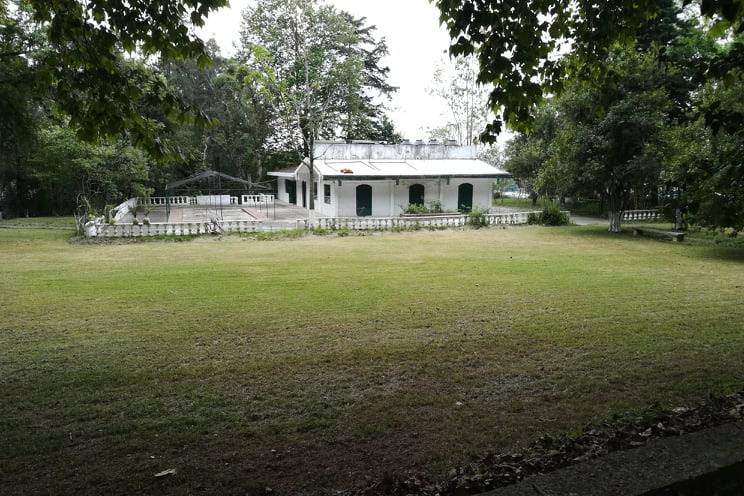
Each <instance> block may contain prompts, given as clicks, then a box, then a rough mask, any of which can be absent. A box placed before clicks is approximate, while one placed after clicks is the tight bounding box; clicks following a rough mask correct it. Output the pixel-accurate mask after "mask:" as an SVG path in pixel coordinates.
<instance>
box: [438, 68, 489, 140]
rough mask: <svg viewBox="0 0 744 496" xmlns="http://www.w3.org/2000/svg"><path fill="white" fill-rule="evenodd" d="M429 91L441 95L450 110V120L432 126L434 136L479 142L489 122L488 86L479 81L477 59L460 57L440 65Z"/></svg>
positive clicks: (448, 116)
mask: <svg viewBox="0 0 744 496" xmlns="http://www.w3.org/2000/svg"><path fill="white" fill-rule="evenodd" d="M429 92H430V93H431V94H432V95H435V96H438V97H439V98H441V99H442V100H443V101H444V102H445V103H446V104H447V109H448V111H449V114H448V115H447V123H446V124H445V125H443V126H440V127H438V128H434V129H433V130H430V135H431V137H432V138H436V139H456V140H457V142H458V143H459V144H461V145H472V144H474V143H476V142H477V141H478V136H479V135H480V133H481V131H482V130H483V127H484V126H485V125H486V124H487V122H488V89H487V88H486V87H485V86H483V85H481V84H480V83H479V82H478V66H477V61H475V60H474V59H473V58H472V57H457V58H456V59H455V61H454V63H453V64H452V65H451V66H449V67H448V66H446V65H443V64H441V65H439V67H437V69H436V70H435V71H434V86H433V87H432V88H431V89H429Z"/></svg>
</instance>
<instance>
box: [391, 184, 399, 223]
mask: <svg viewBox="0 0 744 496" xmlns="http://www.w3.org/2000/svg"><path fill="white" fill-rule="evenodd" d="M392 183H393V184H392V185H391V187H390V215H389V216H390V217H392V216H394V215H395V192H396V191H397V189H398V185H397V181H395V180H393V181H392Z"/></svg>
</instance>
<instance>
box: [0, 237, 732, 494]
mask: <svg viewBox="0 0 744 496" xmlns="http://www.w3.org/2000/svg"><path fill="white" fill-rule="evenodd" d="M69 237H70V234H69V233H67V232H65V231H54V230H34V229H0V281H2V285H1V286H0V493H2V494H8V495H10V494H14V495H15V494H107V495H118V494H121V495H130V494H234V495H245V494H254V493H255V494H260V493H261V492H262V491H263V490H264V488H266V487H270V488H272V489H273V493H274V494H335V493H336V491H339V490H344V489H349V488H353V487H357V486H358V485H360V484H363V483H364V481H365V478H366V477H371V478H375V479H377V478H380V477H382V476H383V475H384V474H385V473H392V474H404V473H406V472H407V471H409V470H413V471H419V472H425V473H428V474H430V475H431V476H433V477H436V476H438V475H443V474H446V472H447V470H448V468H450V467H452V466H456V465H460V464H462V463H466V462H467V461H468V459H469V457H470V456H471V455H474V454H478V453H482V452H485V451H486V450H489V449H510V448H514V447H515V446H517V445H519V444H522V443H528V442H531V441H533V440H535V439H536V438H537V437H538V436H539V435H541V434H542V433H554V434H555V433H565V432H572V431H574V430H576V429H578V428H581V427H582V426H584V425H586V424H587V423H588V422H592V421H599V420H601V419H604V418H606V417H607V416H609V415H611V414H612V413H614V412H621V411H627V410H633V409H637V408H643V407H646V406H649V405H651V404H653V403H657V402H658V403H660V404H662V405H669V406H676V405H678V404H681V403H684V402H686V401H691V400H695V399H698V398H700V397H703V396H704V395H706V394H708V393H709V392H716V393H719V392H721V393H722V392H728V391H732V390H738V389H741V388H742V385H744V252H742V250H741V249H740V248H739V249H737V248H722V247H718V248H717V247H713V246H710V245H708V244H704V243H694V242H693V243H685V244H679V245H677V244H672V243H667V242H660V241H655V240H647V239H637V238H633V237H631V236H625V235H623V236H612V235H609V234H606V233H604V230H603V228H601V227H596V228H578V227H568V228H541V227H523V228H510V229H488V230H480V231H473V230H464V231H444V232H424V231H422V232H415V233H386V234H378V235H371V236H364V237H357V236H349V237H343V238H339V237H335V236H334V237H315V236H311V237H307V238H303V239H297V240H287V241H255V240H248V239H242V238H240V237H225V238H222V239H215V238H201V239H196V240H193V241H188V242H180V243H179V242H167V241H155V242H145V243H131V244H75V243H70V242H69V241H68V239H69ZM170 468H175V469H176V470H177V473H176V474H175V475H173V476H169V477H164V478H160V479H156V478H155V477H154V474H156V473H158V472H160V471H162V470H166V469H170Z"/></svg>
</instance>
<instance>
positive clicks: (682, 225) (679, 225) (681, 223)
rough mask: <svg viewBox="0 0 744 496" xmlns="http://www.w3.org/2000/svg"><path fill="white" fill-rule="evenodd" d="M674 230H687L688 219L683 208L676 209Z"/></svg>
mask: <svg viewBox="0 0 744 496" xmlns="http://www.w3.org/2000/svg"><path fill="white" fill-rule="evenodd" d="M674 230H675V231H686V230H687V221H686V220H685V214H684V213H683V212H682V209H681V208H677V209H676V210H675V211H674Z"/></svg>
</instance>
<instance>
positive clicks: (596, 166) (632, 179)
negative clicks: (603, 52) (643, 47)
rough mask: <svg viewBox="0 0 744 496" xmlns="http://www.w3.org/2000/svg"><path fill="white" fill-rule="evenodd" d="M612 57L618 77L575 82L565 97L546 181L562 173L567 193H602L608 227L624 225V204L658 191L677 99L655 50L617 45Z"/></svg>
mask: <svg viewBox="0 0 744 496" xmlns="http://www.w3.org/2000/svg"><path fill="white" fill-rule="evenodd" d="M608 62H609V64H608V65H609V69H610V70H612V71H613V72H614V73H615V74H616V75H617V77H616V82H615V83H614V84H606V85H604V86H603V87H602V88H594V87H591V86H586V85H582V84H580V83H573V84H572V85H571V86H570V87H569V88H568V89H567V91H566V92H565V93H564V94H563V95H562V96H561V98H560V100H559V107H558V108H559V115H560V122H559V125H558V127H557V131H556V139H555V141H554V143H553V148H554V150H553V152H554V155H553V157H552V159H551V160H549V161H548V167H546V169H544V170H543V171H542V172H541V176H542V177H541V180H542V182H543V186H542V187H549V186H546V185H545V182H546V179H547V178H550V177H552V178H560V179H561V184H559V185H558V184H554V185H553V187H554V188H555V189H557V190H558V191H557V193H559V194H561V195H564V194H583V195H589V196H593V195H595V194H599V195H600V196H601V197H602V198H603V200H604V202H605V204H606V205H607V207H608V210H609V217H610V226H609V229H610V231H611V232H619V231H620V228H621V222H622V216H623V211H624V210H626V209H628V208H629V207H630V206H631V205H632V202H633V200H634V199H638V198H639V196H644V195H648V196H650V197H651V198H652V199H653V200H655V198H656V195H657V191H658V182H659V175H660V172H661V150H662V148H663V147H662V138H663V130H664V128H665V127H666V125H667V122H668V121H667V119H668V113H669V111H670V107H671V106H672V104H671V102H670V100H669V98H668V96H667V93H666V92H665V91H664V89H663V88H659V85H658V77H657V76H658V74H657V71H656V69H657V65H656V62H655V59H654V55H653V54H646V55H641V54H638V53H636V52H635V51H632V50H628V49H625V50H618V51H615V52H613V53H612V54H610V57H609V59H608ZM566 178H570V180H569V181H566ZM557 186H562V187H563V188H569V189H568V190H566V189H563V190H561V189H562V188H558V187H557Z"/></svg>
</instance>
